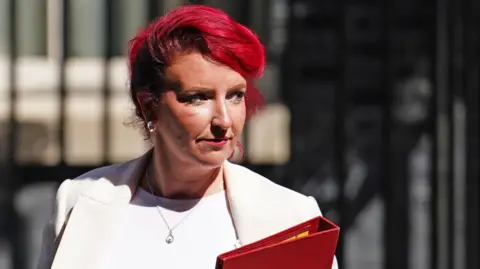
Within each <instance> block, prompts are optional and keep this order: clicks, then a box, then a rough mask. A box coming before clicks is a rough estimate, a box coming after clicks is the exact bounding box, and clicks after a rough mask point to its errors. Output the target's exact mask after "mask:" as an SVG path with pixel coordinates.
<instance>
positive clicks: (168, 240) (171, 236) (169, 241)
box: [165, 232, 174, 244]
mask: <svg viewBox="0 0 480 269" xmlns="http://www.w3.org/2000/svg"><path fill="white" fill-rule="evenodd" d="M173 239H174V238H173V235H172V233H171V232H170V233H169V234H168V236H167V238H165V242H167V244H171V243H172V242H173Z"/></svg>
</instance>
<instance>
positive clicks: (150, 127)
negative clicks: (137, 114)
mask: <svg viewBox="0 0 480 269" xmlns="http://www.w3.org/2000/svg"><path fill="white" fill-rule="evenodd" d="M147 129H148V131H149V132H150V133H153V132H155V126H153V122H152V121H149V122H147Z"/></svg>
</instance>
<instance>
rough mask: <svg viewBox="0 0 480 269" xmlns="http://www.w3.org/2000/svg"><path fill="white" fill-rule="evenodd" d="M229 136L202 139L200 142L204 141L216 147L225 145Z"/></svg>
mask: <svg viewBox="0 0 480 269" xmlns="http://www.w3.org/2000/svg"><path fill="white" fill-rule="evenodd" d="M228 140H230V139H228V138H214V139H200V142H204V143H206V144H208V145H211V146H214V147H223V146H225V145H226V144H227V143H228Z"/></svg>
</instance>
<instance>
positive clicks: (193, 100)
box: [181, 93, 208, 104]
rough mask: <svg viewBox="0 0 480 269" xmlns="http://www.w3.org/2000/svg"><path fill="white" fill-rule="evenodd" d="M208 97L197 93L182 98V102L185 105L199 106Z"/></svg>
mask: <svg viewBox="0 0 480 269" xmlns="http://www.w3.org/2000/svg"><path fill="white" fill-rule="evenodd" d="M207 99H208V98H207V96H206V95H205V94H201V93H197V94H191V95H188V96H184V97H182V98H181V101H182V102H184V103H188V104H199V103H201V102H202V101H205V100H207Z"/></svg>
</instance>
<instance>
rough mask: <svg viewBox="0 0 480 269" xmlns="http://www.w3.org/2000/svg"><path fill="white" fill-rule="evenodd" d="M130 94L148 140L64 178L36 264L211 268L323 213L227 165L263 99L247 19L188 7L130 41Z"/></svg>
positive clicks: (258, 55) (259, 57)
mask: <svg viewBox="0 0 480 269" xmlns="http://www.w3.org/2000/svg"><path fill="white" fill-rule="evenodd" d="M129 62H130V76H131V77H130V81H131V83H130V90H131V97H132V100H133V103H134V105H135V107H136V116H137V117H138V122H139V123H141V125H142V128H144V129H145V131H146V132H145V133H146V136H147V138H148V139H150V140H151V142H152V144H153V148H152V149H151V150H150V151H148V152H147V153H146V154H145V155H144V156H141V157H140V158H138V159H135V160H132V161H129V162H127V163H123V164H119V165H113V166H108V167H102V168H99V169H96V170H93V171H91V172H88V173H86V174H84V175H82V176H80V177H79V178H76V179H73V180H66V181H64V182H63V183H62V184H61V186H60V187H59V189H58V193H57V200H56V201H57V204H56V214H55V217H54V218H53V219H52V222H51V223H50V224H49V225H48V226H47V228H46V231H45V239H44V246H43V251H42V255H41V259H40V263H39V268H40V269H46V268H50V266H51V267H52V268H54V269H60V268H62V269H63V268H68V269H74V268H82V269H86V268H102V269H103V268H105V269H108V268H115V269H122V268H153V267H156V268H198V269H213V268H214V266H215V261H216V257H217V255H219V254H221V253H223V252H226V251H229V250H232V249H233V248H235V247H239V246H241V245H245V244H248V243H251V242H254V241H256V240H259V239H262V238H264V237H266V236H269V235H271V234H274V233H276V232H279V231H281V230H283V229H286V228H288V227H290V226H293V225H295V224H298V223H300V222H303V221H306V220H308V219H311V218H313V217H315V216H318V215H319V214H320V210H319V208H318V205H317V203H316V201H315V200H314V199H313V198H311V197H306V196H304V195H302V194H299V193H296V192H293V191H291V190H288V189H286V188H283V187H281V186H279V185H276V184H274V183H273V182H271V181H269V180H268V179H266V178H264V177H262V176H260V175H258V174H256V173H254V172H252V171H250V170H248V169H246V168H243V167H241V166H238V165H235V164H232V163H230V162H229V161H227V160H228V159H229V158H230V157H231V156H232V155H233V153H234V151H235V149H239V146H238V141H239V138H240V136H241V133H242V129H243V126H244V124H245V121H246V120H247V119H248V118H249V117H250V116H251V115H252V114H253V113H254V112H255V110H256V109H258V108H259V107H260V106H261V100H262V99H261V95H260V93H259V92H258V91H257V89H255V88H254V86H253V84H252V80H253V79H254V78H256V77H259V76H260V75H261V74H262V72H263V69H264V66H265V54H264V48H263V46H262V45H261V43H260V42H259V40H258V38H257V37H256V36H255V35H254V34H253V33H252V32H251V31H250V30H249V29H247V28H246V27H244V26H242V25H240V24H238V23H236V22H235V21H233V20H232V19H231V18H230V17H228V16H227V15H226V14H225V13H223V12H221V11H219V10H217V9H214V8H210V7H204V6H183V7H180V8H177V9H175V10H173V11H171V12H170V13H168V14H167V15H165V16H163V17H161V18H159V19H158V20H156V21H154V22H153V23H152V24H150V25H149V26H148V27H147V28H146V29H144V30H143V31H140V32H139V33H138V35H137V36H136V37H135V38H134V39H133V40H132V41H131V43H130V52H129Z"/></svg>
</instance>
